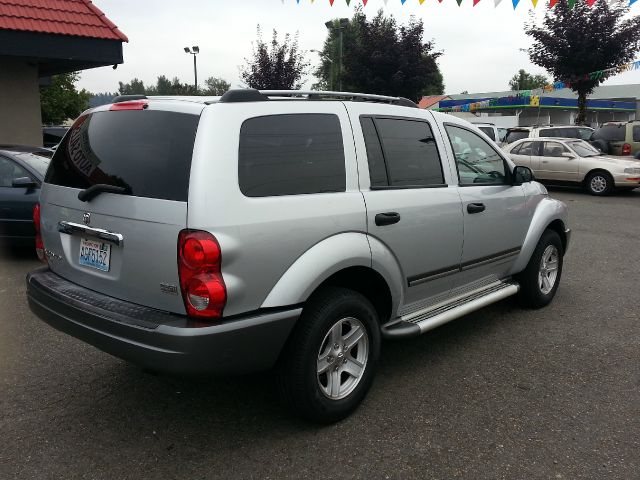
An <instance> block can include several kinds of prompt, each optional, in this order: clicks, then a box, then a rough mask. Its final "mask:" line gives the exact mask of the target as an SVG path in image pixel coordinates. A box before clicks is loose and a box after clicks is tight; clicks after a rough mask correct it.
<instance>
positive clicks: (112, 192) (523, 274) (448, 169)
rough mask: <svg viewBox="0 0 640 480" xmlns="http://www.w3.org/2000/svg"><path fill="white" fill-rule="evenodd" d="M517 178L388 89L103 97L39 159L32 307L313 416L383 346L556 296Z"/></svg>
mask: <svg viewBox="0 0 640 480" xmlns="http://www.w3.org/2000/svg"><path fill="white" fill-rule="evenodd" d="M311 100H323V101H311ZM532 179H533V177H532V173H531V170H529V169H528V168H527V167H524V166H522V167H515V166H514V164H513V163H512V162H511V161H510V160H509V159H508V157H507V156H506V155H505V154H504V153H502V152H501V150H500V149H499V148H498V147H497V146H496V145H495V144H494V143H492V142H491V141H490V140H489V139H488V138H487V137H486V136H485V135H484V134H482V133H481V132H479V131H478V130H477V129H476V128H475V127H473V126H472V125H471V124H469V123H467V122H465V121H463V120H460V119H457V118H456V117H453V116H448V115H444V114H439V113H434V112H432V111H429V110H419V109H417V108H415V106H414V105H413V104H412V103H411V102H409V101H407V100H404V99H399V98H392V97H380V96H373V95H358V94H338V93H332V94H326V93H325V94H320V93H317V92H290V91H287V92H275V91H269V92H258V91H256V90H240V91H230V92H228V93H226V94H225V95H223V96H222V97H221V98H209V99H202V98H183V99H178V98H174V99H170V98H148V99H147V98H142V97H134V98H119V99H117V100H116V102H115V103H114V104H112V105H107V106H103V107H98V108H96V109H93V110H90V111H88V112H86V113H85V114H83V115H82V116H81V117H80V118H79V119H78V120H77V121H76V122H75V124H74V125H73V127H72V128H71V129H70V131H69V132H68V134H67V135H66V136H65V138H64V140H63V141H62V143H61V145H60V147H59V148H58V150H57V152H56V154H55V156H54V158H53V161H52V164H51V166H50V168H49V171H48V173H47V176H46V179H45V182H44V184H43V188H42V195H41V198H40V204H39V206H38V207H36V209H35V212H34V214H35V215H34V217H35V221H36V225H37V230H38V242H39V243H38V245H39V246H40V253H41V255H42V258H43V259H44V261H46V263H47V266H44V267H42V268H41V269H39V270H36V271H34V272H32V273H31V274H29V276H28V278H27V284H28V298H29V304H30V306H31V309H32V310H33V311H34V312H35V313H36V314H37V315H38V316H40V317H41V318H42V319H43V320H45V321H46V322H48V323H49V324H51V325H52V326H53V327H55V328H57V329H59V330H61V331H63V332H66V333H68V334H70V335H73V336H76V337H78V338H80V339H82V340H84V341H86V342H88V343H90V344H92V345H94V346H96V347H98V348H100V349H102V350H104V351H105V352H108V353H110V354H113V355H115V356H118V357H120V358H123V359H125V360H128V361H130V362H133V363H136V364H138V365H140V366H142V367H144V368H146V369H151V370H155V371H162V372H169V373H173V374H194V373H195V374H202V373H207V374H240V373H247V372H255V371H261V370H269V369H271V368H272V367H276V369H275V370H276V374H277V378H278V382H279V385H280V386H281V388H280V390H281V392H282V395H283V397H284V399H285V400H286V401H287V402H289V404H290V405H291V407H292V408H293V409H294V410H296V411H298V412H299V413H301V414H302V415H304V416H306V417H307V418H311V419H314V420H316V421H321V422H332V421H336V420H339V419H341V418H343V417H345V416H346V415H348V414H349V413H350V412H351V411H352V410H353V409H355V408H356V407H357V405H358V404H359V403H360V402H361V400H362V399H363V397H364V396H365V394H366V392H367V390H368V389H369V387H370V386H371V383H372V381H373V377H374V374H375V371H376V365H377V363H378V357H379V355H380V341H381V338H395V339H398V338H409V337H414V336H417V335H420V334H422V333H425V332H427V331H429V330H431V329H433V328H435V327H437V326H439V325H442V324H444V323H446V322H448V321H451V320H453V319H456V318H458V317H461V316H463V315H465V314H467V313H469V312H471V311H473V310H476V309H479V308H481V307H483V306H485V305H489V304H491V303H493V302H497V301H499V300H501V299H504V298H506V297H509V296H512V295H516V294H518V295H519V298H520V300H521V301H522V302H523V304H525V305H527V306H529V307H533V308H538V307H543V306H545V305H547V304H548V303H549V302H550V301H551V300H552V299H553V297H554V295H555V293H556V290H557V288H558V285H559V282H560V276H561V274H562V264H563V256H564V254H565V252H566V250H567V246H568V243H569V236H570V231H569V229H568V227H567V209H566V206H565V205H564V204H563V203H561V202H559V201H557V200H554V199H552V198H549V196H548V195H547V191H546V190H545V188H544V187H543V186H542V185H540V184H538V183H536V182H534V181H532Z"/></svg>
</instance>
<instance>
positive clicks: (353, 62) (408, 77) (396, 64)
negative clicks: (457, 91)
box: [315, 7, 444, 100]
mask: <svg viewBox="0 0 640 480" xmlns="http://www.w3.org/2000/svg"><path fill="white" fill-rule="evenodd" d="M335 24H336V27H337V26H338V23H337V22H335ZM424 33H425V32H424V24H423V22H422V20H421V19H416V18H414V17H411V19H410V20H409V22H408V23H407V24H405V25H400V26H399V25H398V23H397V22H396V20H395V18H394V17H393V16H390V17H386V16H385V15H384V13H383V11H382V10H380V11H378V13H377V15H376V16H375V17H374V18H372V19H371V20H367V17H366V16H365V14H364V13H363V11H362V7H358V8H357V9H356V11H355V13H354V15H353V18H352V19H351V21H350V22H349V24H348V25H347V26H346V27H344V29H343V31H342V37H343V45H342V51H343V54H342V68H340V32H339V29H338V28H333V29H330V30H329V34H328V37H327V39H326V40H325V43H324V48H323V51H322V54H321V59H322V63H321V64H320V66H319V68H318V69H317V70H316V72H315V73H316V76H317V77H318V78H319V79H320V83H319V84H318V85H317V87H319V88H324V89H329V88H330V87H331V86H333V87H334V89H337V86H338V85H339V83H340V79H342V85H343V90H345V91H352V92H366V93H376V94H381V95H394V96H401V97H407V98H410V99H412V100H419V99H420V97H422V96H423V95H438V94H441V93H443V91H444V84H443V78H442V74H441V73H440V69H439V68H438V64H437V60H438V58H439V57H440V56H441V55H442V52H439V51H436V50H435V45H434V43H433V41H428V42H425V41H424V40H423V38H424Z"/></svg>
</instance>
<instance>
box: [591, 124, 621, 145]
mask: <svg viewBox="0 0 640 480" xmlns="http://www.w3.org/2000/svg"><path fill="white" fill-rule="evenodd" d="M626 131H627V129H626V125H625V124H618V123H613V124H611V125H603V126H602V127H600V128H598V129H597V130H596V131H595V132H593V137H592V139H593V140H606V141H607V142H624V137H625V135H626Z"/></svg>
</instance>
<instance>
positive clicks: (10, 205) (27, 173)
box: [0, 146, 51, 245]
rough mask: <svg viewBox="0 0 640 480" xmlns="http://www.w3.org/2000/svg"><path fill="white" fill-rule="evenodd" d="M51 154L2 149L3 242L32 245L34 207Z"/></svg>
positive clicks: (0, 232) (0, 199)
mask: <svg viewBox="0 0 640 480" xmlns="http://www.w3.org/2000/svg"><path fill="white" fill-rule="evenodd" d="M50 153H51V152H49V151H47V150H45V149H41V148H30V147H3V146H0V242H3V243H9V244H12V245H16V244H28V243H32V242H33V241H34V239H35V235H36V232H35V230H34V226H33V207H34V206H35V204H36V202H37V201H38V197H39V196H40V185H41V184H42V181H43V179H44V175H45V173H46V171H47V167H48V166H49V162H50V158H49V157H50Z"/></svg>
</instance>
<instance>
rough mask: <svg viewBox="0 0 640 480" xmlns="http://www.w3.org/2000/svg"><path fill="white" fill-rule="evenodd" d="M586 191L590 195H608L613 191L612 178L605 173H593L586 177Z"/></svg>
mask: <svg viewBox="0 0 640 480" xmlns="http://www.w3.org/2000/svg"><path fill="white" fill-rule="evenodd" d="M586 183H587V191H588V192H589V193H590V194H591V195H599V196H602V195H609V194H610V193H611V192H612V191H613V187H614V184H613V178H612V177H611V175H609V174H608V173H606V172H593V173H591V174H590V175H589V176H588V177H587V182H586Z"/></svg>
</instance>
